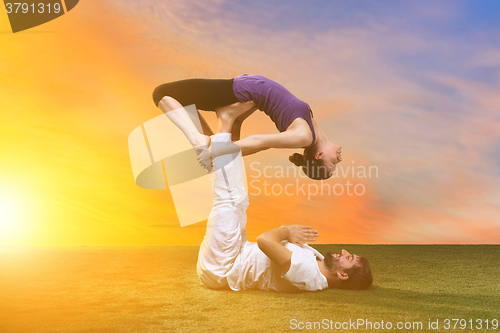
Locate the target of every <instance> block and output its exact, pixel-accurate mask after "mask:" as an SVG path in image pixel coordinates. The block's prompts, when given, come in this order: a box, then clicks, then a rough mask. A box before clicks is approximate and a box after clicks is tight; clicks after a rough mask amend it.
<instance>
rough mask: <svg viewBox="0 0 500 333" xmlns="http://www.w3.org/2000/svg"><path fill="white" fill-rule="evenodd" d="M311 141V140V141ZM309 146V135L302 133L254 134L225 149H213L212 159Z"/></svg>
mask: <svg viewBox="0 0 500 333" xmlns="http://www.w3.org/2000/svg"><path fill="white" fill-rule="evenodd" d="M309 140H310V139H309ZM307 144H308V137H307V134H306V135H304V134H302V132H301V131H297V130H294V131H291V130H288V131H285V132H282V133H276V134H254V135H250V136H247V137H246V138H244V139H241V140H239V141H235V142H233V144H229V145H225V146H223V147H218V148H212V149H211V153H212V158H215V157H218V156H222V155H226V154H234V153H238V152H239V151H241V153H242V155H243V156H246V155H251V154H255V153H257V152H259V151H262V150H266V149H269V148H302V147H304V146H306V145H307Z"/></svg>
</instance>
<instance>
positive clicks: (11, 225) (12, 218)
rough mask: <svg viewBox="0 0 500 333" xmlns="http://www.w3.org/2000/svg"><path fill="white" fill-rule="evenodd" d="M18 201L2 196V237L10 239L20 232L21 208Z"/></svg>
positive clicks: (0, 203)
mask: <svg viewBox="0 0 500 333" xmlns="http://www.w3.org/2000/svg"><path fill="white" fill-rule="evenodd" d="M16 201H17V200H14V199H12V198H8V197H6V196H5V195H1V196H0V235H1V236H3V237H5V238H8V237H9V236H13V235H14V234H17V233H18V232H19V231H20V226H21V207H20V205H19V203H18V202H16Z"/></svg>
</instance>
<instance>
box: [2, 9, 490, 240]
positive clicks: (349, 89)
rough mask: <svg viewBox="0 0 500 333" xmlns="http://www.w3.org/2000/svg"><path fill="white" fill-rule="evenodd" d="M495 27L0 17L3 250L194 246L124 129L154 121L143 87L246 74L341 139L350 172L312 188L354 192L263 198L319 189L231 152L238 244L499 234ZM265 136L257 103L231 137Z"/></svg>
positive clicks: (148, 16)
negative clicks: (240, 178) (364, 173)
mask: <svg viewBox="0 0 500 333" xmlns="http://www.w3.org/2000/svg"><path fill="white" fill-rule="evenodd" d="M499 22H500V3H499V2H496V1H459V0H454V1H439V2H438V1H418V2H410V1H383V2H382V1H380V2H375V1H367V0H366V1H340V0H339V1H337V0H335V1H333V0H330V1H321V2H309V1H298V0H291V1H290V0H286V1H285V0H280V1H224V0H215V1H202V2H200V1H194V0H172V1H156V0H148V1H145V0H122V1H111V0H101V1H97V0H82V1H80V3H79V4H78V5H77V6H76V7H75V8H74V9H73V10H72V11H71V12H69V13H67V14H65V15H63V16H61V17H60V18H58V19H56V20H54V21H51V22H48V23H46V24H44V25H41V26H39V27H35V28H33V29H30V30H27V31H25V32H20V33H16V34H13V33H12V32H11V30H10V26H9V21H8V18H7V14H6V13H5V12H3V14H0V112H1V116H2V117H1V119H2V121H1V122H0V159H1V163H0V245H84V244H87V245H199V244H200V243H201V240H202V238H203V234H204V231H205V230H204V228H205V225H206V224H205V223H203V222H202V223H198V224H194V225H191V226H188V227H183V228H181V227H180V226H179V222H178V221H177V216H176V212H175V208H174V205H173V201H172V197H171V195H170V192H169V190H147V189H142V188H140V187H138V186H137V185H136V184H135V182H134V177H133V174H132V169H131V163H130V158H129V153H128V141H127V139H128V136H129V134H130V133H131V132H132V131H133V130H134V129H135V128H136V127H138V126H140V125H141V124H143V123H144V122H146V121H148V120H149V119H152V118H154V117H156V116H158V115H159V114H160V110H159V109H157V108H156V107H155V105H154V104H153V101H152V98H151V93H152V91H153V89H154V88H155V87H156V86H157V85H159V84H161V83H164V82H169V81H173V80H180V79H185V78H194V77H200V78H232V77H235V76H238V75H240V74H243V73H248V74H260V75H264V76H266V77H268V78H270V79H272V80H275V81H277V82H279V83H281V84H282V85H284V86H285V87H286V88H287V89H288V90H290V91H291V92H292V93H293V94H295V95H296V96H297V97H298V98H300V99H302V100H304V101H305V102H307V103H308V104H309V105H310V106H311V108H312V110H313V112H314V118H315V119H316V121H317V123H318V125H319V126H320V127H321V128H322V129H323V130H324V131H325V132H326V133H327V134H328V135H329V136H330V138H331V139H332V140H333V142H335V143H336V144H340V145H341V146H342V158H343V162H342V163H341V164H340V165H339V167H340V166H341V167H342V169H343V170H344V171H345V172H347V173H349V175H347V177H343V176H342V175H340V176H339V177H337V178H332V179H330V180H328V181H326V182H324V184H327V185H328V186H330V187H333V186H334V185H335V184H339V185H338V186H339V187H340V186H345V184H346V182H347V181H349V182H350V183H351V184H361V185H359V186H362V188H363V189H364V192H363V195H348V194H347V193H343V194H341V195H335V194H331V193H330V194H328V193H323V195H321V194H316V195H311V193H309V195H308V194H303V193H300V192H299V193H296V194H294V195H285V194H283V193H282V194H281V195H273V194H272V193H271V194H270V195H266V194H265V193H264V192H263V190H264V185H263V182H264V181H267V183H268V184H269V186H273V185H275V188H276V189H277V188H279V187H280V186H285V185H287V184H292V185H291V186H290V187H289V188H290V189H293V188H295V187H296V185H293V184H297V183H296V182H299V183H300V184H305V185H304V186H306V187H307V186H309V185H310V184H312V185H311V186H320V184H319V183H318V182H316V181H312V180H307V179H305V178H302V177H293V175H292V176H290V175H289V176H290V177H281V176H280V175H279V174H278V175H277V174H276V173H275V172H277V171H279V170H280V169H282V168H286V167H288V166H290V165H291V164H290V163H289V162H288V156H289V155H291V153H293V152H300V151H299V150H277V149H274V150H268V151H265V152H261V153H259V154H256V155H252V156H248V157H245V163H246V168H247V176H248V182H249V185H250V184H251V182H252V181H254V183H252V184H253V185H254V186H255V188H249V194H250V207H249V209H248V234H249V239H250V240H252V241H254V240H255V237H256V236H257V235H258V234H260V233H261V232H263V231H265V230H267V229H270V228H274V227H278V226H279V225H281V224H307V225H312V226H314V227H315V228H316V229H317V230H318V231H319V233H320V238H319V239H318V242H319V243H366V244H387V243H419V244H420V243H500V23H499ZM206 118H207V119H208V121H209V122H210V124H212V125H214V124H215V117H214V115H213V114H206ZM274 132H276V128H275V126H274V124H273V123H272V122H271V120H270V119H269V118H268V117H267V116H266V115H265V114H263V113H261V112H259V113H257V114H254V115H252V117H251V118H249V119H248V121H247V122H246V123H245V124H244V125H243V133H242V134H243V136H246V135H250V134H253V133H274ZM266 166H270V168H268V169H267V170H268V173H272V175H271V177H268V178H265V177H264V176H263V175H262V174H261V173H262V172H263V169H264V167H266ZM370 166H372V167H374V168H376V170H377V171H378V173H377V175H374V174H372V177H370V178H369V177H366V178H360V177H358V176H357V175H356V174H355V175H354V177H353V175H352V174H351V173H350V171H347V167H351V168H352V167H356V170H360V168H361V169H362V168H366V169H367V170H368V167H370ZM339 169H340V168H339ZM287 170H290V169H287ZM339 173H340V172H339ZM259 174H260V176H259ZM327 185H325V186H327ZM339 187H338V188H339ZM257 188H260V189H261V191H260V192H261V193H260V194H259V195H257V192H258V191H257ZM359 188H361V187H359Z"/></svg>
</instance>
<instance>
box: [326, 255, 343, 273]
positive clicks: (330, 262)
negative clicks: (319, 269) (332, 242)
mask: <svg viewBox="0 0 500 333" xmlns="http://www.w3.org/2000/svg"><path fill="white" fill-rule="evenodd" d="M338 261H339V259H338V258H335V257H334V256H333V252H328V253H327V254H326V256H325V260H324V262H325V267H326V268H327V269H328V270H329V271H334V270H335V269H336V268H337V263H338Z"/></svg>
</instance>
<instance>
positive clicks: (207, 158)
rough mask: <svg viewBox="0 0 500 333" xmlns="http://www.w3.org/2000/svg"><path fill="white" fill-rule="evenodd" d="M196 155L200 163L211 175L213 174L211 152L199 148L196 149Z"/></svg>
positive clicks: (207, 149) (204, 148) (205, 148)
mask: <svg viewBox="0 0 500 333" xmlns="http://www.w3.org/2000/svg"><path fill="white" fill-rule="evenodd" d="M196 154H198V163H199V164H200V165H201V166H202V167H203V168H205V169H206V170H207V171H208V172H209V173H210V172H212V169H213V165H212V157H211V154H210V150H209V148H207V147H203V148H201V147H198V148H196Z"/></svg>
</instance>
